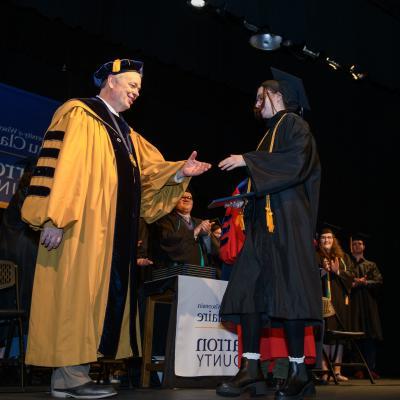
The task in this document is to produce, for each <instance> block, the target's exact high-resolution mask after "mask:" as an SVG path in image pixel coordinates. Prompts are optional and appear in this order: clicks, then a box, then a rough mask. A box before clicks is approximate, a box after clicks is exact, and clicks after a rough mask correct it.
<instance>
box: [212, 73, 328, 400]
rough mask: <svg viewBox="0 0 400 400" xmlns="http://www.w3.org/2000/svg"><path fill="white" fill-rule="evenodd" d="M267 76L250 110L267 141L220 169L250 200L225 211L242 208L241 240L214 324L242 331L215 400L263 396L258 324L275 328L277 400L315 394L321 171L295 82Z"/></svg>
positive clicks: (299, 87)
mask: <svg viewBox="0 0 400 400" xmlns="http://www.w3.org/2000/svg"><path fill="white" fill-rule="evenodd" d="M273 72H274V77H275V75H278V74H279V75H280V77H278V78H277V79H278V80H268V81H265V82H263V83H262V85H261V86H260V88H259V89H258V92H257V99H256V103H255V113H256V115H258V116H259V117H261V118H262V119H264V120H266V121H267V131H266V134H265V135H264V137H263V138H262V139H261V141H260V143H259V145H258V147H257V149H256V150H255V151H250V152H248V153H245V154H242V155H230V156H229V157H227V158H225V159H224V160H222V161H221V162H220V163H219V167H220V168H221V169H222V170H225V171H231V170H233V169H235V168H238V167H244V168H246V171H247V173H248V176H249V188H248V190H249V191H251V192H254V194H255V195H254V196H253V197H250V198H249V200H248V201H247V202H246V204H245V203H243V201H237V202H234V203H231V204H230V205H231V206H236V207H244V219H245V229H246V239H245V243H244V246H243V249H242V251H241V252H240V253H239V255H238V258H237V260H236V262H235V264H234V266H233V270H232V274H231V278H230V281H229V284H228V287H227V290H226V292H225V295H224V298H223V301H222V304H221V316H222V317H223V318H224V319H227V320H233V321H236V322H240V324H241V325H242V332H243V337H242V340H243V355H242V359H241V368H240V370H239V372H238V374H237V375H236V376H235V377H233V378H232V379H231V380H230V381H227V382H223V383H222V384H220V385H219V386H218V387H217V393H218V394H219V395H222V396H236V395H237V396H238V395H240V393H242V392H243V391H245V390H250V391H251V392H252V393H253V394H263V392H265V390H266V389H265V383H264V380H263V375H262V373H261V369H260V363H259V358H260V354H259V342H260V331H261V327H262V325H263V324H264V323H271V322H274V323H275V322H280V323H282V324H283V326H284V329H285V333H286V337H287V341H288V349H289V361H290V363H289V365H290V367H289V373H288V379H287V380H286V384H285V386H284V387H283V388H282V389H281V390H279V391H278V392H276V399H279V400H282V399H301V398H303V396H304V395H313V394H314V393H315V389H314V385H313V383H312V380H311V375H310V374H309V372H308V371H307V369H306V367H305V364H304V327H305V324H307V323H315V322H317V323H320V321H321V320H322V307H321V284H320V276H319V270H318V266H317V263H316V258H315V249H314V245H313V238H314V234H315V228H316V219H317V209H318V198H319V186H320V172H321V171H320V163H319V157H318V153H317V149H316V145H315V141H314V138H313V136H312V134H311V132H310V128H309V126H308V124H307V123H306V122H305V121H304V120H303V118H302V117H300V116H299V115H298V114H296V113H295V112H296V111H297V110H299V109H300V108H301V107H302V106H307V100H306V97H305V93H304V89H303V87H302V85H301V81H300V80H299V79H297V78H295V77H293V76H291V75H289V74H285V73H282V72H281V71H278V70H273ZM281 77H282V79H281ZM299 82H300V83H299Z"/></svg>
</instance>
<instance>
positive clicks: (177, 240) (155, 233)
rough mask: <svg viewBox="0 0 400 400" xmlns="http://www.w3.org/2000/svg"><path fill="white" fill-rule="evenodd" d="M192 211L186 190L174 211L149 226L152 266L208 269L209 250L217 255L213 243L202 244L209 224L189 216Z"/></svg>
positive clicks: (188, 193)
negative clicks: (183, 266)
mask: <svg viewBox="0 0 400 400" xmlns="http://www.w3.org/2000/svg"><path fill="white" fill-rule="evenodd" d="M192 209H193V194H192V192H191V191H190V189H186V191H185V193H184V194H183V195H182V197H181V198H180V200H179V201H178V203H177V204H176V206H175V209H174V210H173V211H172V212H171V213H170V214H168V215H166V216H164V217H163V218H160V219H159V220H158V221H156V222H155V223H154V224H153V226H152V234H151V242H152V244H153V251H152V254H151V257H152V258H153V261H154V262H155V264H156V265H158V266H164V267H170V266H175V265H181V264H193V265H199V266H205V265H207V266H209V265H210V261H211V260H210V257H209V255H210V253H211V251H212V252H213V253H216V254H218V251H219V249H218V247H216V244H215V242H211V241H210V242H209V243H206V241H205V239H206V238H208V237H209V236H208V235H210V234H211V227H212V223H211V222H210V221H209V220H208V219H206V220H201V219H200V218H195V217H193V216H192V215H191V213H192ZM207 244H209V246H207ZM208 248H210V252H209V251H208Z"/></svg>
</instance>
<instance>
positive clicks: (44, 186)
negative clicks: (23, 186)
mask: <svg viewBox="0 0 400 400" xmlns="http://www.w3.org/2000/svg"><path fill="white" fill-rule="evenodd" d="M64 136H65V132H63V131H56V130H54V131H47V132H46V135H45V136H44V141H43V146H42V148H41V150H40V152H39V155H38V162H37V164H36V168H35V170H34V171H33V175H32V180H31V184H30V186H29V189H28V196H39V197H47V196H48V195H49V194H50V191H51V187H52V185H53V178H54V174H55V170H56V165H57V160H58V156H59V155H60V150H61V146H62V143H63V140H64Z"/></svg>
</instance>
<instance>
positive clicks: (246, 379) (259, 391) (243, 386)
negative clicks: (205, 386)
mask: <svg viewBox="0 0 400 400" xmlns="http://www.w3.org/2000/svg"><path fill="white" fill-rule="evenodd" d="M246 390H248V391H250V394H251V396H261V395H264V394H266V392H267V385H266V383H265V381H264V375H263V373H262V370H261V366H260V360H248V359H247V358H246V357H242V362H241V365H240V370H239V372H238V373H237V374H236V375H235V376H234V377H233V378H231V379H230V380H229V381H227V382H222V383H221V384H220V385H218V386H217V390H216V392H217V394H219V395H220V396H225V397H236V396H240V394H241V393H243V392H244V391H246Z"/></svg>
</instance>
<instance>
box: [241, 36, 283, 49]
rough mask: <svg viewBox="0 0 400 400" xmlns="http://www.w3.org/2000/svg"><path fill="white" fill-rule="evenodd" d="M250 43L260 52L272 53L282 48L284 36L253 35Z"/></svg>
mask: <svg viewBox="0 0 400 400" xmlns="http://www.w3.org/2000/svg"><path fill="white" fill-rule="evenodd" d="M249 43H250V44H251V45H252V46H253V47H255V48H256V49H259V50H264V51H272V50H277V49H279V48H280V47H281V43H282V36H279V35H275V34H273V33H268V32H265V33H256V34H255V35H253V36H252V37H251V38H250V40H249Z"/></svg>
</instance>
